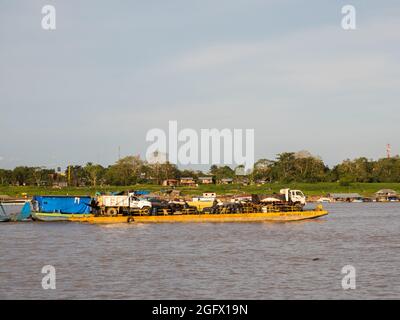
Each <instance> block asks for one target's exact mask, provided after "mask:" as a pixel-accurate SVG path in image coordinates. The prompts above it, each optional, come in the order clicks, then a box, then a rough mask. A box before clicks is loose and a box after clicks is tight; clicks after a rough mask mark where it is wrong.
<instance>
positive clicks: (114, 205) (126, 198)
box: [97, 193, 151, 216]
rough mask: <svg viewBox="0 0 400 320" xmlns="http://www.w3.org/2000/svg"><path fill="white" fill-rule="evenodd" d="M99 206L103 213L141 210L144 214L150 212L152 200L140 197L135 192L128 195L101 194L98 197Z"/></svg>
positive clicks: (112, 213) (110, 213)
mask: <svg viewBox="0 0 400 320" xmlns="http://www.w3.org/2000/svg"><path fill="white" fill-rule="evenodd" d="M97 202H98V207H99V208H100V211H101V213H102V214H106V215H112V216H114V215H117V214H120V213H123V212H132V211H135V210H141V212H142V213H144V214H149V213H150V210H151V202H150V201H147V200H143V199H139V198H138V197H136V196H135V194H134V193H128V195H101V196H98V197H97Z"/></svg>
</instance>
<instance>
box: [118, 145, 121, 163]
mask: <svg viewBox="0 0 400 320" xmlns="http://www.w3.org/2000/svg"><path fill="white" fill-rule="evenodd" d="M118 160H121V146H118Z"/></svg>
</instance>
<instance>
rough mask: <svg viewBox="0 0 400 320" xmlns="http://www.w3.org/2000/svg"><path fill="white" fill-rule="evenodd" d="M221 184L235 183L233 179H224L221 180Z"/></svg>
mask: <svg viewBox="0 0 400 320" xmlns="http://www.w3.org/2000/svg"><path fill="white" fill-rule="evenodd" d="M219 183H220V184H232V183H233V179H232V178H223V179H221V180H219Z"/></svg>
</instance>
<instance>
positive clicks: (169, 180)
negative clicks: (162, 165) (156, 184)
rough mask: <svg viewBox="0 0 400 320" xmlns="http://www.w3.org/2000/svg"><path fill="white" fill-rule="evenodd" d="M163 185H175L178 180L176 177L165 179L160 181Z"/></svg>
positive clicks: (177, 183)
mask: <svg viewBox="0 0 400 320" xmlns="http://www.w3.org/2000/svg"><path fill="white" fill-rule="evenodd" d="M162 185H163V186H165V187H176V186H178V185H179V181H178V180H176V179H166V180H164V181H163V183H162Z"/></svg>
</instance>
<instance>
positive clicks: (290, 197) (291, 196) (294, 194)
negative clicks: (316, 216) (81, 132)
mask: <svg viewBox="0 0 400 320" xmlns="http://www.w3.org/2000/svg"><path fill="white" fill-rule="evenodd" d="M283 201H284V202H286V203H292V204H294V205H301V206H305V205H306V204H307V202H306V196H305V195H304V193H303V192H302V191H300V190H291V189H289V188H286V189H281V190H280V191H279V195H276V196H275V195H272V196H267V197H266V198H264V199H261V202H264V203H268V202H269V203H279V202H283Z"/></svg>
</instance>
